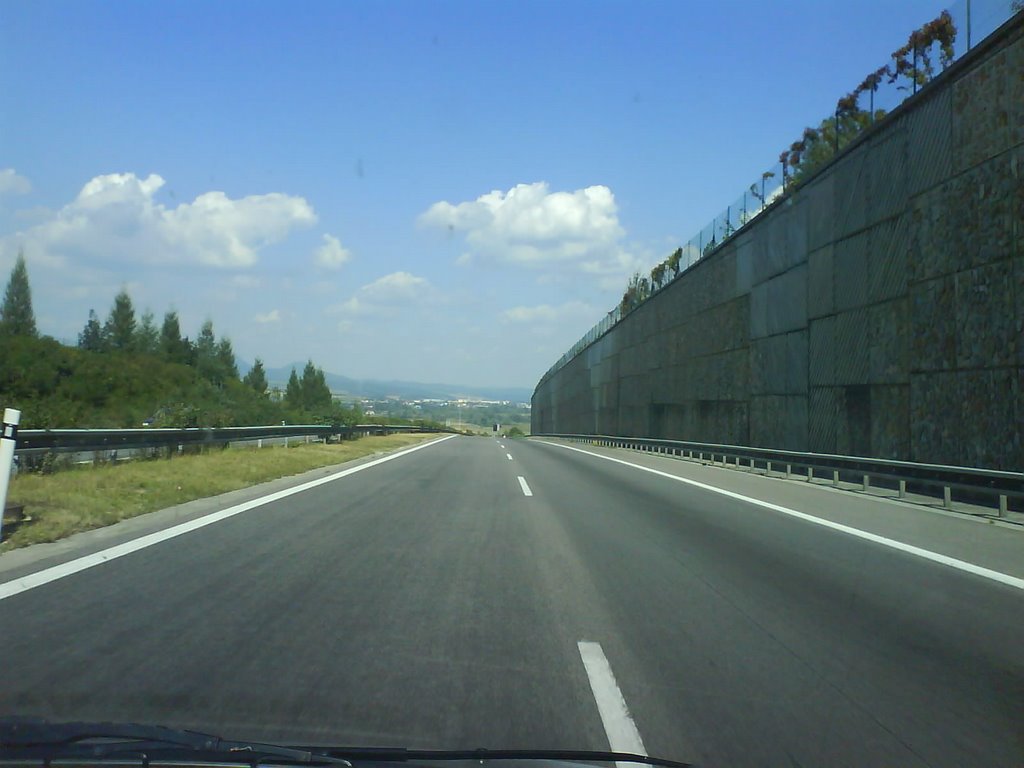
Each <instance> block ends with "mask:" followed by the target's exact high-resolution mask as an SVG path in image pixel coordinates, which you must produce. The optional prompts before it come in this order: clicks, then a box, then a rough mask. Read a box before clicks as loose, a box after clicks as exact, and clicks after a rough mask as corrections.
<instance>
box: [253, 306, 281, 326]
mask: <svg viewBox="0 0 1024 768" xmlns="http://www.w3.org/2000/svg"><path fill="white" fill-rule="evenodd" d="M280 319H281V312H280V311H279V310H276V309H272V310H270V311H269V312H267V313H266V314H263V315H256V316H255V317H254V318H253V320H255V321H256V322H257V323H261V324H263V325H265V324H267V323H276V322H278V321H280Z"/></svg>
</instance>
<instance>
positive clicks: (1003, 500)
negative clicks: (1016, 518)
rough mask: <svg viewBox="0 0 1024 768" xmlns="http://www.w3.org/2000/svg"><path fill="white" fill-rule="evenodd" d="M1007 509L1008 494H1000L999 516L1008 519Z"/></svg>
mask: <svg viewBox="0 0 1024 768" xmlns="http://www.w3.org/2000/svg"><path fill="white" fill-rule="evenodd" d="M1006 508H1007V503H1006V494H1003V493H1001V494H999V516H1000V517H1006Z"/></svg>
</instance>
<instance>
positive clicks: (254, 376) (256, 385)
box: [242, 357, 267, 397]
mask: <svg viewBox="0 0 1024 768" xmlns="http://www.w3.org/2000/svg"><path fill="white" fill-rule="evenodd" d="M242 382H243V383H244V384H245V385H246V386H249V387H251V388H252V389H254V390H255V391H256V393H257V394H259V395H261V396H264V397H265V396H266V394H267V372H266V371H265V370H264V368H263V361H262V360H260V359H259V358H258V357H257V358H256V361H255V362H254V363H253V364H252V368H250V369H249V372H248V373H247V374H245V378H243V379H242Z"/></svg>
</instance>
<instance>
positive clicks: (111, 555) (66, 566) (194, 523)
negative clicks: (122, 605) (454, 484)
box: [0, 435, 455, 600]
mask: <svg viewBox="0 0 1024 768" xmlns="http://www.w3.org/2000/svg"><path fill="white" fill-rule="evenodd" d="M453 437H455V435H448V436H447V437H442V438H441V439H440V440H432V441H430V442H429V443H421V444H420V445H416V446H413V447H412V448H407V449H406V450H404V451H399V452H398V453H392V454H389V455H387V456H384V457H382V458H379V459H374V460H373V461H368V462H366V463H365V464H360V465H359V466H356V467H351V468H349V469H346V470H342V471H341V472H338V473H337V474H336V475H329V476H327V477H321V478H317V479H316V480H310V481H309V482H308V483H303V484H302V485H297V486H295V487H294V488H286V489H285V490H282V491H275V492H274V493H270V494H267V495H266V496H260V497H259V498H258V499H252V500H250V501H245V502H242V503H241V504H236V505H235V506H233V507H228V508H227V509H222V510H220V511H219V512H213V513H211V514H209V515H205V516H203V517H197V518H196V519H195V520H189V521H188V522H187V523H181V524H180V525H175V526H172V527H170V528H165V529H164V530H162V531H156V532H155V533H150V534H148V535H146V536H140V537H139V538H137V539H132V540H131V541H126V542H124V543H123V544H118V545H117V546H114V547H110V548H109V549H103V550H100V551H99V552H94V553H92V554H91V555H85V556H84V557H79V558H77V559H75V560H69V561H68V562H66V563H61V564H60V565H55V566H53V567H52V568H45V569H43V570H41V571H37V572H36V573H31V574H29V575H27V576H22V577H21V578H18V579H13V580H12V581H8V582H5V583H3V584H0V600H4V599H6V598H8V597H13V596H14V595H18V594H21V593H22V592H27V591H28V590H30V589H35V588H36V587H41V586H43V585H44V584H49V583H50V582H51V581H57V579H63V578H64V577H65V576H71V575H72V574H75V573H78V572H79V571H84V570H86V569H87V568H92V567H93V566H96V565H102V564H103V563H107V562H110V561H111V560H116V559H117V558H119V557H124V556H125V555H128V554H131V553H132V552H137V551H138V550H140V549H145V548H146V547H151V546H153V545H154V544H159V543H160V542H161V541H167V540H168V539H173V538H175V537H176V536H181V535H182V534H185V533H190V532H191V531H195V530H198V529H199V528H204V527H206V526H207V525H212V524H213V523H219V522H220V521H221V520H226V519H227V518H229V517H234V516H235V515H238V514H241V513H242V512H247V511H248V510H250V509H254V508H256V507H262V506H263V505H264V504H270V503H271V502H274V501H279V500H280V499H284V498H287V497H288V496H294V495H295V494H297V493H302V492H303V491H308V490H309V489H310V488H316V487H317V486H318V485H324V484H325V483H330V482H333V481H335V480H340V479H341V478H343V477H348V476H349V475H353V474H355V473H356V472H362V471H363V470H364V469H369V468H370V467H376V466H377V465H378V464H383V463H385V462H388V461H393V460H395V459H397V458H400V457H402V456H406V455H408V454H410V453H413V452H414V451H419V450H422V449H424V448H427V447H429V446H432V445H437V444H438V443H443V442H444V441H445V440H451V439H452V438H453Z"/></svg>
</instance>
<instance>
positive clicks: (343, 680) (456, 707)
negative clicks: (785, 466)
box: [0, 437, 1024, 766]
mask: <svg viewBox="0 0 1024 768" xmlns="http://www.w3.org/2000/svg"><path fill="white" fill-rule="evenodd" d="M593 454H600V456H599V455H593ZM601 456H609V457H618V458H619V459H620V460H622V461H625V462H628V463H620V462H616V461H609V460H608V459H606V458H601ZM641 467H648V468H655V469H657V470H659V471H660V472H662V473H664V474H656V473H651V472H647V471H644V470H643V469H641ZM666 475H671V476H666ZM311 476H312V475H311ZM316 476H317V477H321V478H322V479H321V480H320V481H319V484H317V485H314V486H313V487H309V488H307V489H305V490H302V491H301V492H293V493H290V495H282V494H279V497H272V498H271V500H269V501H267V502H266V503H262V504H256V505H254V506H252V508H248V509H244V510H242V511H238V510H237V509H236V510H235V511H236V512H237V514H229V515H221V516H220V517H217V516H216V515H215V516H214V517H213V518H204V517H195V516H193V518H190V519H194V520H198V521H200V522H202V521H204V520H213V521H214V522H211V523H210V524H208V525H204V526H202V527H195V529H194V530H190V531H186V532H183V533H181V532H180V531H176V530H175V529H173V528H170V527H169V526H171V525H172V524H174V523H180V522H181V521H182V520H184V519H185V517H182V516H181V515H177V516H174V517H172V518H168V519H167V520H166V521H163V522H162V521H161V520H162V519H161V518H160V517H159V514H160V513H158V515H157V516H155V517H153V518H152V521H151V522H150V523H145V524H146V525H150V526H151V528H152V529H153V530H154V531H157V532H156V533H153V532H152V531H150V538H149V539H147V540H145V542H144V543H150V544H151V545H150V546H145V547H141V548H137V549H134V551H131V550H132V548H133V546H135V545H133V544H132V543H131V541H132V537H133V536H135V534H134V533H133V534H131V535H127V534H123V535H122V538H123V539H124V540H125V541H127V544H122V549H121V550H116V551H114V552H108V553H107V554H106V555H104V554H102V553H101V554H98V555H97V554H90V553H95V552H96V551H97V548H100V549H101V550H102V548H103V547H107V546H108V544H113V543H118V542H116V541H114V540H110V541H109V542H107V543H103V544H102V546H101V545H100V544H97V543H96V542H97V541H106V540H101V539H96V538H92V539H90V537H88V536H86V537H81V542H82V543H81V544H77V543H74V544H69V545H66V546H65V547H64V548H63V549H58V550H55V551H57V555H56V556H52V557H48V558H43V559H39V561H38V562H35V563H33V562H31V558H30V559H29V560H26V561H20V560H19V561H17V564H18V565H17V568H12V567H11V565H10V564H11V563H13V562H15V560H14V559H13V555H14V554H16V553H11V554H7V555H4V556H2V557H0V714H13V713H17V714H24V715H40V716H46V717H51V718H58V719H99V720H119V721H124V720H127V721H136V722H149V723H163V724H168V725H174V726H183V727H190V728H198V729H201V730H206V731H211V732H216V733H218V734H221V735H224V736H230V737H238V738H259V739H266V740H285V741H290V742H292V743H306V744H311V743H317V744H325V743H334V744H349V745H376V746H383V745H387V746H408V747H431V748H465V747H489V748H499V747H524V748H559V749H574V748H579V749H602V750H603V749H608V748H609V746H612V747H618V748H633V749H645V750H646V751H647V753H649V754H651V755H656V756H660V757H667V758H673V759H678V760H684V761H692V762H696V763H698V764H701V765H714V766H734V765H735V766H766V765H786V766H791V765H801V766H814V765H830V766H832V765H851V766H854V765H856V766H883V765H886V766H895V765H899V766H925V765H936V766H938V765H950V766H952V765H979V766H981V765H985V766H1004V765H1005V766H1020V765H1022V764H1024V589H1022V588H1021V587H1022V586H1024V581H1020V577H1021V576H1024V573H1022V572H1021V570H1022V569H1024V533H1022V532H1021V531H1020V530H1014V529H1012V528H1010V527H1002V526H994V525H987V524H985V523H981V522H978V521H975V520H965V519H962V518H958V517H953V516H950V515H944V514H940V513H936V512H931V511H922V510H919V509H915V508H911V507H910V506H909V505H904V504H899V503H896V502H889V501H882V500H874V499H862V498H858V497H856V496H854V495H853V494H848V493H843V492H840V491H833V490H829V489H824V488H822V489H818V488H809V487H807V486H806V485H800V484H798V483H794V482H786V481H781V480H778V481H777V480H768V479H763V478H755V477H751V476H749V475H745V474H743V473H740V472H737V471H734V470H724V469H712V468H709V467H701V466H699V465H695V464H691V463H688V462H682V461H678V460H672V459H668V458H661V457H653V456H647V455H640V454H636V453H632V452H626V451H614V450H610V449H608V450H606V449H593V450H592V451H591V452H589V453H585V452H581V451H579V450H573V449H571V448H568V447H565V446H564V445H554V444H550V443H548V444H545V443H543V442H541V441H536V440H529V441H527V440H513V441H498V440H495V439H492V438H484V437H478V438H467V437H458V438H451V439H447V440H443V441H440V442H437V443H433V444H430V445H428V446H426V447H424V448H422V449H420V450H414V451H412V452H409V453H406V454H404V455H401V456H398V457H397V458H394V459H392V460H389V461H386V462H381V463H377V464H374V465H371V466H366V467H364V468H363V469H362V470H361V471H356V472H351V473H349V474H346V475H344V476H340V477H339V476H333V477H332V476H330V475H326V476H325V475H323V474H322V471H321V473H320V474H318V475H316ZM676 477H681V478H684V479H691V480H694V479H695V480H698V481H699V482H700V483H704V484H707V486H708V487H704V486H702V485H694V484H692V483H687V482H680V481H679V480H677V479H675V478H676ZM328 478H332V479H328ZM295 484H296V481H292V485H295ZM710 486H715V487H720V488H723V489H727V490H730V491H731V492H732V493H733V494H734V495H727V494H722V493H719V492H717V491H716V490H714V489H713V488H712V487H710ZM280 487H282V486H280V484H279V485H278V486H275V488H280ZM263 492H264V491H260V492H250V493H249V496H248V498H253V497H255V496H257V495H259V493H263ZM740 497H743V498H740ZM752 498H756V499H764V500H767V501H768V502H771V503H773V504H775V505H778V508H775V507H766V506H764V505H763V504H758V503H755V502H754V501H750V500H748V499H752ZM225 505H228V501H227V500H225V501H223V502H222V503H221V506H225ZM214 506H216V505H214ZM213 508H214V507H213V506H211V507H209V508H208V509H207V510H206V511H212V510H213ZM204 514H205V512H204ZM801 514H804V515H807V516H808V518H804V517H801V516H800V515H801ZM811 517H813V518H814V519H809V518H811ZM819 519H820V520H823V521H826V522H827V523H828V524H826V525H821V524H818V522H816V521H817V520H819ZM140 524H141V523H140ZM829 524H831V527H829ZM844 526H845V528H844ZM125 530H130V529H125ZM160 530H163V531H164V533H163V534H161V533H160V532H159V531H160ZM851 531H853V532H852V533H851ZM856 531H863V532H866V534H867V535H869V536H876V537H881V538H879V539H877V540H869V539H866V538H864V536H860V535H857V534H856ZM173 533H180V535H170V534H173ZM106 535H107V536H113V535H116V532H115V533H114V534H110V533H108V534H106ZM125 536H127V538H125ZM162 536H163V537H164V538H162V540H160V539H161V537H162ZM136 541H137V540H136ZM154 542H155V543H154ZM914 547H916V548H918V549H916V550H915V549H910V548H914ZM908 549H909V551H908ZM922 553H924V556H922ZM929 553H934V554H935V557H931V559H929ZM111 554H115V555H120V556H119V557H111V556H110V555H111ZM84 555H88V556H92V557H93V558H94V560H95V559H96V558H99V559H104V562H101V563H99V564H97V565H94V566H93V567H89V568H86V569H82V570H77V569H79V568H80V567H81V565H82V562H83V561H81V560H79V559H78V558H80V557H82V556H84ZM19 557H25V555H19ZM943 558H947V560H948V562H947V561H946V560H943ZM937 560H940V561H937ZM88 562H93V561H88ZM76 563H77V565H76ZM975 566H977V567H978V568H975ZM54 568H56V569H57V570H53V569H54ZM972 568H973V569H974V571H972ZM979 568H981V569H988V570H979ZM48 569H49V570H48ZM1015 569H1016V570H1015ZM993 573H994V574H996V575H997V576H998V575H999V574H1003V575H1006V576H1007V578H1006V579H1004V580H1003V581H1000V580H998V578H995V577H993Z"/></svg>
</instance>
